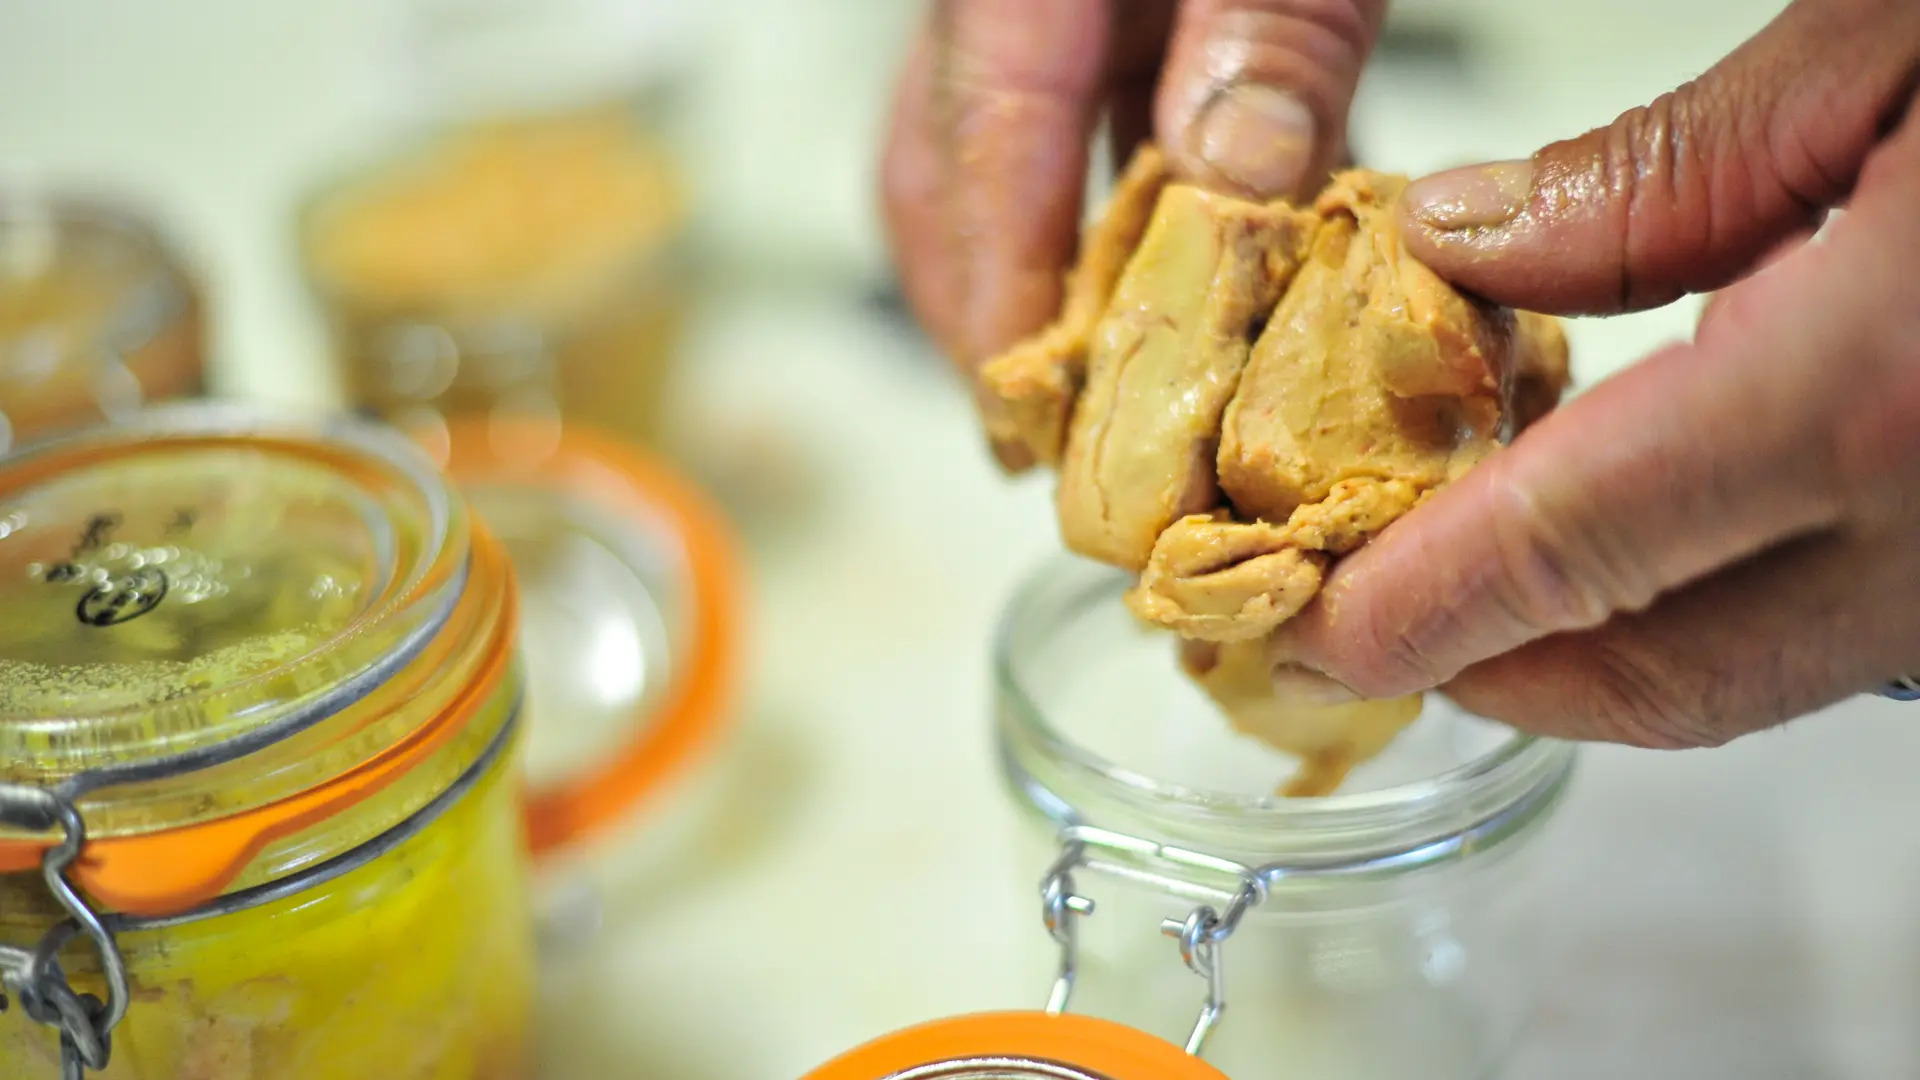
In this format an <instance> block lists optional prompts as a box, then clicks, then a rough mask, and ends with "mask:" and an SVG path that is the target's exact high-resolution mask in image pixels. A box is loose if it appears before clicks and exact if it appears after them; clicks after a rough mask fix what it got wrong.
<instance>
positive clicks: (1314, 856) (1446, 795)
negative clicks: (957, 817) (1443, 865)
mask: <svg viewBox="0 0 1920 1080" xmlns="http://www.w3.org/2000/svg"><path fill="white" fill-rule="evenodd" d="M999 744H1000V759H1001V766H1002V773H1003V776H1004V777H1005V779H1006V780H1007V782H1008V783H1009V785H1010V786H1011V788H1012V790H1013V793H1014V795H1015V797H1016V798H1017V799H1018V800H1019V801H1020V802H1021V803H1022V804H1024V806H1025V807H1027V808H1028V809H1030V810H1032V811H1033V812H1035V813H1037V814H1038V815H1040V816H1041V817H1043V818H1045V819H1047V820H1048V821H1049V822H1051V823H1053V824H1054V825H1056V826H1058V827H1061V828H1066V827H1069V826H1075V825H1082V826H1093V827H1095V828H1098V829H1103V830H1109V831H1112V832H1115V833H1119V834H1123V835H1125V836H1130V837H1136V838H1138V839H1141V840H1144V841H1148V842H1151V843H1153V844H1165V845H1172V846H1178V847H1183V848H1188V849H1191V850H1194V851H1199V852H1204V853H1207V854H1209V855H1213V856H1217V857H1220V858H1224V859H1232V860H1236V861H1239V862H1242V863H1245V864H1246V865H1248V866H1252V867H1261V866H1269V865H1276V864H1279V865H1348V864H1353V865H1358V864H1363V863H1370V862H1377V863H1382V864H1389V863H1392V862H1393V860H1394V859H1395V858H1396V857H1398V856H1410V855H1413V854H1415V853H1421V852H1424V851H1426V849H1429V848H1436V849H1437V848H1438V847H1439V846H1440V845H1444V844H1445V843H1446V842H1447V841H1450V840H1454V839H1456V838H1462V837H1470V838H1471V839H1472V843H1471V845H1469V846H1471V847H1472V848H1473V849H1475V850H1480V849H1483V848H1484V847H1485V846H1487V845H1488V844H1489V843H1497V842H1498V841H1500V840H1502V839H1505V838H1506V837H1508V836H1511V835H1513V834H1515V833H1517V832H1520V831H1522V830H1524V829H1525V828H1526V827H1527V826H1529V825H1530V824H1532V823H1533V822H1534V821H1535V820H1536V819H1538V818H1539V817H1541V816H1542V815H1544V814H1546V813H1547V812H1548V811H1550V810H1551V809H1552V808H1553V807H1554V806H1555V805H1557V803H1558V802H1559V799H1560V796H1561V793H1562V792H1563V790H1564V789H1565V787H1566V784H1567V783H1568V781H1569V779H1570V778H1571V775H1572V771H1573V764H1574V756H1575V752H1574V749H1573V748H1572V747H1571V746H1568V745H1565V744H1561V743H1554V742H1549V741H1546V740H1539V739H1533V738H1530V737H1527V736H1516V737H1515V738H1514V739H1513V740H1512V741H1511V742H1509V743H1508V744H1506V745H1505V746H1503V747H1501V749H1500V750H1498V751H1496V752H1495V753H1493V754H1490V755H1488V756H1487V757H1486V758H1483V759H1481V760H1479V761H1476V762H1473V763H1471V764H1469V765H1467V766H1465V767H1462V768H1460V769H1457V770H1455V771H1453V772H1451V773H1448V774H1445V775H1442V776H1438V777H1435V778H1433V779H1431V780H1427V781H1422V782H1419V783H1414V784H1407V785H1403V786H1401V787H1395V788H1387V789H1384V790H1380V791H1374V792H1367V793H1364V794H1357V795H1345V796H1333V797H1329V798H1323V799H1293V800H1288V799H1281V798H1274V799H1248V798H1246V797H1245V796H1240V795H1231V794H1225V793H1216V792H1206V791H1195V790H1192V789H1188V788H1181V787H1178V786H1175V785H1172V784H1167V783H1162V782H1159V781H1156V780H1153V779H1151V778H1147V777H1142V776H1139V775H1137V774H1133V773H1130V772H1125V771H1122V770H1119V769H1116V768H1114V767H1112V766H1111V765H1108V764H1107V763H1104V762H1101V761H1099V760H1098V759H1096V758H1093V757H1092V756H1091V755H1088V754H1086V753H1085V752H1084V751H1080V750H1078V749H1077V748H1075V747H1073V746H1072V745H1071V744H1068V743H1066V742H1064V741H1062V740H1060V739H1059V738H1058V737H1057V736H1055V735H1054V734H1053V733H1052V732H1051V731H1049V730H1047V729H1046V728H1045V726H1044V725H1043V724H1041V723H1039V722H1038V721H1037V719H1036V718H1035V717H1033V716H1032V715H1030V714H1028V713H1026V712H1025V710H1023V709H1022V708H1021V707H1020V706H1019V704H1018V703H1016V702H1008V701H1006V700H1004V699H1003V700H1002V701H1001V703H1000V706H999ZM1431 854H1432V855H1433V856H1435V857H1439V856H1441V855H1443V854H1444V853H1443V852H1442V851H1440V850H1434V851H1433V852H1431ZM1424 861H1430V860H1424Z"/></svg>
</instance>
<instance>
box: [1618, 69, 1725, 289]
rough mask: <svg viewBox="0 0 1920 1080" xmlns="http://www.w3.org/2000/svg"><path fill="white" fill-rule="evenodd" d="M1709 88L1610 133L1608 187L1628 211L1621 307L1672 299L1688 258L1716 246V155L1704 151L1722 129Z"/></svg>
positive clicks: (1685, 92) (1638, 113)
mask: <svg viewBox="0 0 1920 1080" xmlns="http://www.w3.org/2000/svg"><path fill="white" fill-rule="evenodd" d="M1714 97H1715V94H1714V92H1713V90H1712V89H1711V88H1710V87H1706V86H1704V85H1703V84H1701V83H1689V84H1687V85H1686V86H1683V87H1681V88H1680V89H1678V90H1675V91H1672V92H1671V93H1667V94H1663V95H1661V96H1660V97H1658V98H1656V99H1654V101H1653V102H1652V103H1650V104H1648V105H1644V106H1641V107H1639V108H1635V109H1632V110H1629V111H1628V112H1626V113H1624V114H1622V115H1621V117H1620V118H1619V119H1618V120H1616V121H1615V122H1614V124H1613V126H1612V128H1611V129H1610V130H1609V138H1608V143H1607V156H1606V160H1607V164H1606V172H1607V175H1606V178H1605V179H1606V182H1607V184H1608V186H1609V190H1611V191H1613V192H1615V193H1616V194H1617V195H1618V197H1619V199H1620V201H1621V205H1622V206H1624V207H1625V213H1624V217H1623V218H1622V220H1621V227H1620V229H1619V231H1618V233H1617V240H1618V243H1619V246H1620V247H1619V256H1618V261H1619V266H1620V268H1621V269H1620V282H1619V303H1620V306H1621V307H1623V308H1637V307H1646V306H1652V305H1657V304H1661V303H1665V302H1667V301H1670V300H1673V299H1676V298H1677V297H1678V296H1679V293H1680V286H1678V285H1677V284H1675V275H1676V271H1677V270H1678V269H1679V268H1680V267H1681V265H1682V263H1683V261H1684V260H1685V259H1686V258H1688V257H1689V253H1692V252H1697V251H1700V250H1704V249H1706V248H1707V247H1708V246H1709V245H1710V244H1711V242H1712V240H1713V239H1714V237H1713V231H1714V228H1715V222H1716V221H1718V220H1723V219H1724V218H1725V217H1726V215H1725V214H1724V213H1716V211H1717V210H1721V209H1723V208H1721V207H1717V206H1716V205H1715V203H1714V200H1713V199H1712V198H1711V197H1710V196H1711V194H1712V191H1711V187H1712V178H1711V175H1710V174H1711V172H1712V170H1713V168H1714V166H1713V163H1714V162H1716V161H1719V160H1723V159H1724V158H1725V156H1724V155H1722V154H1721V153H1719V148H1717V147H1712V146H1706V145H1702V142H1703V141H1704V140H1710V139H1712V138H1714V137H1716V133H1717V132H1718V131H1720V130H1722V128H1723V127H1724V125H1720V124H1717V123H1715V122H1714V121H1713V120H1712V117H1713V116H1714V115H1715V114H1716V113H1717V111H1718V110H1719V109H1720V108H1721V106H1720V105H1719V104H1718V103H1717V102H1716V101H1715V100H1714Z"/></svg>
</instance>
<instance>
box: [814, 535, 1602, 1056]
mask: <svg viewBox="0 0 1920 1080" xmlns="http://www.w3.org/2000/svg"><path fill="white" fill-rule="evenodd" d="M1129 584H1130V581H1129V579H1128V578H1127V576H1126V575H1124V574H1121V573H1119V572H1116V571H1113V570H1111V569H1109V568H1106V567H1101V566H1096V565H1094V564H1091V563H1085V562H1081V561H1078V560H1072V559H1065V558H1063V559H1061V560H1059V561H1057V562H1055V563H1053V564H1050V565H1048V566H1047V567H1046V568H1045V569H1044V570H1043V572H1041V573H1040V574H1038V575H1037V576H1036V577H1034V578H1033V579H1032V580H1031V582H1029V584H1028V585H1027V586H1026V587H1025V588H1024V589H1023V590H1022V591H1021V593H1020V594H1019V596H1018V597H1017V598H1016V599H1015V600H1014V602H1013V604H1012V606H1011V608H1010V610H1009V612H1008V614H1007V616H1006V621H1005V623H1004V625H1003V627H1002V632H1001V636H1000V639H999V641H998V643H997V647H996V676H997V681H998V739H999V743H1000V747H1001V750H1002V759H1003V761H1004V763H1005V773H1006V778H1007V780H1008V781H1009V789H1010V791H1011V792H1012V793H1013V794H1014V796H1015V798H1016V799H1017V800H1018V802H1019V804H1020V806H1021V807H1022V808H1023V809H1024V810H1026V811H1027V813H1026V814H1025V815H1024V816H1025V817H1026V818H1028V819H1029V822H1030V824H1031V826H1032V828H1031V829H1030V830H1029V832H1030V835H1029V836H1028V838H1027V840H1028V847H1029V849H1030V856H1029V857H1030V859H1031V865H1032V867H1033V869H1034V872H1035V874H1036V875H1037V876H1038V880H1040V882H1041V890H1040V892H1041V899H1042V905H1041V906H1042V914H1043V917H1044V924H1045V926H1046V928H1047V929H1048V931H1049V932H1050V933H1051V935H1052V937H1053V939H1054V941H1055V943H1056V946H1057V948H1058V950H1059V967H1058V969H1057V971H1058V975H1057V979H1056V981H1055V984H1054V987H1053V991H1052V994H1051V995H1050V998H1049V1000H1048V1003H1047V1008H1046V1010H1045V1011H1042V1012H1035V1013H1012V1014H1004V1015H999V1016H989V1017H970V1018H963V1019H962V1020H959V1021H944V1022H940V1023H936V1024H933V1025H929V1026H927V1027H925V1028H921V1029H917V1030H914V1031H910V1032H907V1033H903V1034H901V1035H896V1036H893V1037H891V1038H889V1039H883V1040H881V1041H880V1042H879V1043H876V1044H874V1045H873V1046H871V1047H868V1048H865V1049H863V1050H861V1051H857V1052H856V1053H855V1054H853V1055H851V1056H849V1057H848V1058H846V1059H843V1060H842V1061H840V1062H836V1063H833V1064H832V1065H829V1066H828V1067H826V1068H825V1069H823V1070H822V1071H820V1072H819V1073H817V1074H816V1075H815V1080H876V1078H878V1077H883V1076H885V1077H906V1076H914V1077H919V1076H929V1077H931V1076H939V1077H963V1076H964V1077H1029V1076H1031V1077H1059V1078H1086V1077H1105V1078H1106V1080H1134V1078H1136V1077H1138V1078H1143V1080H1144V1078H1146V1077H1162V1076H1195V1077H1201V1076H1211V1077H1218V1076H1222V1075H1224V1076H1231V1077H1234V1078H1236V1080H1255V1078H1259V1080H1267V1078H1274V1080H1292V1078H1301V1080H1307V1078H1311V1080H1349V1078H1353V1080H1415V1078H1418V1080H1466V1078H1481V1077H1487V1076H1490V1075H1493V1074H1495V1073H1496V1072H1497V1071H1498V1069H1499V1067H1500V1065H1501V1063H1502V1061H1503V1060H1504V1059H1505V1057H1506V1056H1507V1054H1508V1052H1509V1050H1510V1049H1511V1047H1512V1046H1513V1045H1514V1043H1515V1040H1516V1038H1517V1036H1518V1034H1519V1032H1520V1031H1521V1029H1522V1026H1523V1023H1524V1021H1525V1018H1526V1012H1527V1007H1528V1003H1529V1002H1530V1001H1531V1000H1532V997H1533V990H1534V987H1535V984H1536V983H1537V981H1538V978H1539V976H1540V975H1542V974H1543V973H1542V972H1541V971H1540V970H1539V964H1540V955H1541V954H1540V951H1539V946H1540V941H1541V934H1542V933H1543V932H1544V930H1545V924H1546V916H1547V910H1546V906H1545V905H1543V904H1542V903H1540V902H1539V901H1540V897H1539V895H1538V892H1537V889H1536V886H1537V884H1538V875H1537V874H1536V871H1537V869H1538V867H1537V865H1536V863H1537V857H1538V856H1539V855H1540V853H1541V850H1542V849H1541V845H1540V844H1539V836H1540V834H1541V832H1542V830H1543V828H1544V827H1545V826H1546V825H1547V823H1548V821H1549V819H1550V818H1551V816H1552V811H1553V810H1554V808H1555V807H1556V806H1557V805H1558V803H1559V801H1560V799H1561V796H1562V794H1563V792H1564V790H1565V788H1566V786H1567V784H1568V782H1569V780H1570V778H1571V775H1572V770H1573V765H1574V759H1575V751H1574V749H1573V747H1571V746H1569V745H1567V744H1564V743H1558V742H1553V741H1548V740H1541V739H1536V738H1533V737H1530V736H1525V735H1520V734H1516V733H1514V732H1513V731H1511V730H1510V729H1506V728H1503V727H1501V726H1499V725H1495V724H1492V723H1490V722H1487V721H1484V720H1481V719H1479V718H1476V717H1473V716H1471V715H1469V714H1467V713H1465V712H1463V711H1461V710H1459V709H1458V708H1456V707H1454V706H1453V705H1451V704H1450V703H1449V702H1447V701H1445V700H1444V699H1442V698H1440V697H1439V696H1438V695H1430V696H1429V699H1428V701H1427V702H1426V703H1425V706H1424V710H1423V714H1422V716H1421V717H1420V719H1419V720H1417V721H1416V722H1415V723H1414V724H1413V725H1412V726H1411V727H1409V728H1408V729H1407V730H1406V731H1405V732H1404V733H1403V734H1402V735H1401V737H1400V739H1399V740H1397V741H1396V742H1395V743H1394V744H1393V745H1392V747H1390V749H1389V750H1388V751H1387V752H1386V753H1385V754H1383V755H1381V757H1379V758H1377V759H1375V760H1374V761H1371V762H1369V763H1367V764H1365V765H1363V766H1361V767H1360V768H1358V769H1356V770H1355V772H1354V774H1353V775H1352V776H1351V777H1350V778H1349V780H1348V783H1347V785H1346V786H1345V788H1344V789H1343V790H1342V791H1341V792H1340V793H1338V794H1335V795H1333V796H1330V797H1326V798H1317V799H1286V798H1282V797H1279V796H1277V795H1276V794H1274V791H1275V788H1276V786H1277V784H1278V783H1279V781H1280V780H1282V779H1283V778H1285V777H1286V776H1287V775H1288V774H1289V773H1290V772H1291V771H1292V768H1293V765H1294V763H1293V762H1292V761H1291V759H1288V758H1286V757H1285V756H1283V755H1280V754H1278V753H1275V752H1273V751H1271V750H1269V749H1267V748H1266V747H1265V746H1263V745H1262V744H1260V743H1257V742H1254V741H1252V740H1250V739H1247V738H1245V737H1242V736H1239V735H1236V734H1235V733H1233V731H1232V729H1231V728H1230V727H1229V726H1228V724H1227V723H1226V721H1225V720H1224V719H1223V718H1222V717H1220V715H1219V714H1218V712H1217V710H1216V709H1215V708H1214V706H1213V705H1212V703H1211V701H1210V699H1208V698H1207V697H1206V695H1205V693H1204V692H1203V691H1202V690H1200V689H1199V688H1198V687H1197V686H1195V685H1193V684H1192V683H1191V682H1190V681H1189V680H1188V679H1187V678H1186V676H1185V675H1184V674H1182V672H1181V670H1180V667H1179V665H1178V664H1177V663H1176V661H1175V646H1176V644H1177V643H1176V642H1175V641H1174V640H1172V639H1171V638H1170V637H1169V636H1167V635H1166V634H1165V633H1164V632H1161V631H1157V630H1150V629H1148V628H1146V627H1144V626H1142V625H1141V624H1139V623H1138V622H1137V621H1136V620H1135V619H1134V618H1133V617H1132V616H1131V615H1130V614H1129V613H1128V612H1127V610H1126V608H1125V606H1124V605H1123V604H1122V602H1121V596H1122V594H1123V593H1124V592H1125V591H1126V589H1127V587H1128V586H1129ZM1036 937H1038V934H1037V933H1036ZM1036 981H1037V980H1036ZM1069 1003H1070V1004H1071V1006H1072V1008H1073V1009H1074V1010H1075V1012H1073V1013H1068V1012H1067V1011H1066V1010H1067V1008H1068V1006H1069ZM1116 1033H1124V1034H1116ZM1094 1044H1104V1045H1109V1046H1125V1047H1131V1048H1133V1049H1134V1050H1135V1051H1137V1054H1138V1056H1137V1058H1128V1059H1124V1060H1119V1061H1113V1060H1097V1059H1092V1058H1089V1057H1088V1056H1086V1049H1087V1048H1088V1047H1089V1046H1091V1045H1094ZM1202 1052H1204V1054H1205V1058H1206V1061H1205V1063H1202V1062H1201V1061H1200V1060H1199V1057H1198V1055H1199V1054H1200V1053H1202ZM1154 1054H1158V1055H1159V1056H1158V1057H1157V1058H1151V1059H1150V1055H1154ZM941 1055H944V1057H943V1056H941ZM940 1062H944V1064H937V1063H940ZM993 1062H998V1063H997V1064H993ZM916 1069H924V1070H925V1071H924V1072H922V1071H915V1070H916Z"/></svg>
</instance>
